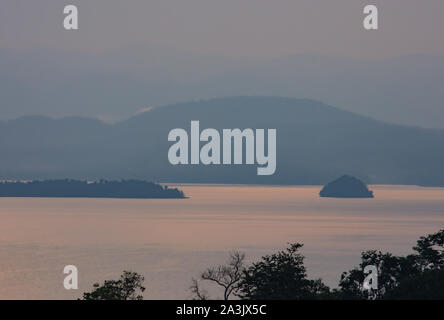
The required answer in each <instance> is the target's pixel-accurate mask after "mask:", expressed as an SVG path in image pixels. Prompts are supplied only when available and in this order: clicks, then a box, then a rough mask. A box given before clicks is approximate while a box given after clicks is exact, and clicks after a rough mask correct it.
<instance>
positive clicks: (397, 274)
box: [336, 230, 444, 299]
mask: <svg viewBox="0 0 444 320" xmlns="http://www.w3.org/2000/svg"><path fill="white" fill-rule="evenodd" d="M413 250H414V251H416V253H413V254H410V255H408V256H406V257H398V256H394V255H392V254H391V253H382V252H380V251H375V250H370V251H366V252H363V253H362V255H361V263H360V266H359V268H354V269H352V270H350V271H348V272H344V273H343V274H342V275H341V280H340V282H339V287H340V290H339V291H336V297H337V298H342V299H384V298H387V297H390V298H391V299H393V298H394V297H395V296H396V294H399V295H401V294H402V296H407V294H406V292H405V290H407V289H406V288H409V287H412V286H416V289H417V290H418V292H419V293H421V294H422V295H424V296H425V295H426V292H429V291H431V290H429V288H430V286H431V281H432V280H431V279H435V278H438V277H439V276H442V275H443V274H442V273H432V272H429V271H437V270H438V271H439V270H442V269H444V230H440V231H438V232H437V233H434V234H430V235H428V236H425V237H421V238H420V239H419V240H418V242H417V245H416V246H415V247H413ZM367 265H374V266H376V267H377V270H378V289H377V290H375V291H373V292H368V291H365V290H364V288H363V282H364V278H365V276H366V275H365V274H364V272H363V270H364V268H365V266H367ZM420 279H424V281H423V282H421V281H422V280H420ZM437 282H439V281H437ZM421 283H422V285H421Z"/></svg>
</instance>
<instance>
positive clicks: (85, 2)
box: [0, 0, 444, 57]
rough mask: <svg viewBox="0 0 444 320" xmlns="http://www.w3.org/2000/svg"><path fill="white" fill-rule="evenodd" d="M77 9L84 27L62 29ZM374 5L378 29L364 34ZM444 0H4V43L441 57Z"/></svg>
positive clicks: (0, 21)
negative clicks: (70, 7)
mask: <svg viewBox="0 0 444 320" xmlns="http://www.w3.org/2000/svg"><path fill="white" fill-rule="evenodd" d="M67 4H75V5H77V6H78V8H79V14H80V30H79V31H78V32H71V33H70V32H66V31H64V30H63V29H62V20H63V15H62V10H63V6H64V5H67ZM366 4H376V5H378V7H379V10H380V30H379V31H377V32H365V31H364V30H363V28H362V19H363V13H362V10H363V8H364V6H365V5H366ZM443 14H444V1H442V0H425V1H417V0H390V1H382V0H372V1H370V0H335V1H327V0H128V1H121V0H94V1H91V0H69V1H68V0H67V1H60V0H39V1H31V0H26V1H24V0H2V1H1V3H0V29H1V38H0V39H1V42H0V43H1V47H9V48H36V47H40V48H58V49H64V50H79V51H93V52H100V51H103V50H108V49H116V48H121V47H124V46H133V45H136V46H141V47H143V46H149V47H156V46H158V47H164V48H170V49H176V50H179V51H187V52H190V53H196V54H202V55H221V56H230V57H240V56H248V57H281V56H287V55H292V54H296V53H317V54H323V55H339V56H355V57H387V56H397V55H406V54H418V53H426V54H433V55H443V54H444V41H442V34H443V30H444V22H443V19H442V15H443Z"/></svg>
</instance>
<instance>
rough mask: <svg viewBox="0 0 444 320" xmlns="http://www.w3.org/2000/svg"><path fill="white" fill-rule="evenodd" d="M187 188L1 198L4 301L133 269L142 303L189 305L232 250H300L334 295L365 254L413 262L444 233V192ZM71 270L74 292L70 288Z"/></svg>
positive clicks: (60, 292)
mask: <svg viewBox="0 0 444 320" xmlns="http://www.w3.org/2000/svg"><path fill="white" fill-rule="evenodd" d="M181 188H182V189H183V190H184V192H185V193H186V195H187V196H189V197H190V199H180V200H179V199H177V200H175V199H174V200H157V199H156V200H154V199H153V200H127V199H40V198H36V199H31V198H0V298H1V299H74V298H77V297H79V296H81V293H82V292H83V291H85V290H90V289H91V285H92V284H93V283H94V282H97V281H103V280H104V279H112V278H117V277H118V276H119V275H120V273H121V271H122V270H125V269H130V270H134V271H137V272H139V273H141V274H143V275H144V276H145V279H146V282H145V284H146V287H147V291H146V292H145V298H147V299H174V298H179V299H187V298H190V294H189V291H188V287H189V285H190V280H191V277H195V276H197V275H198V273H199V271H201V270H202V269H204V268H205V267H207V266H212V265H215V264H219V263H223V262H224V261H225V260H226V257H227V254H228V253H229V252H230V251H231V250H234V249H236V250H241V251H244V252H246V253H247V257H248V259H249V260H251V261H254V260H256V259H257V258H259V257H260V256H261V255H263V254H267V253H272V252H274V251H275V250H278V249H283V248H285V247H286V245H287V243H289V242H302V243H304V248H303V251H302V252H303V254H304V255H305V256H306V265H307V268H308V273H309V275H310V276H311V277H321V278H323V279H324V280H325V282H326V283H327V284H329V285H330V286H336V285H337V283H338V280H339V276H340V274H341V272H342V271H344V270H348V269H350V268H352V267H353V266H355V265H357V264H358V263H359V257H360V253H361V251H363V250H366V249H380V250H383V251H390V252H393V253H395V254H407V253H410V252H411V247H412V246H414V245H415V243H416V240H417V239H418V238H419V237H420V236H422V235H426V234H428V233H432V232H436V231H438V230H439V229H440V228H443V227H444V188H420V187H407V186H373V187H372V189H373V190H374V191H375V195H376V198H375V199H359V200H357V199H325V198H324V199H321V198H319V197H318V192H319V190H320V187H262V186H249V187H247V186H201V185H187V186H182V187H181ZM68 264H74V265H76V266H77V267H78V269H79V277H80V279H79V285H80V288H79V290H77V291H67V290H65V289H64V288H63V285H62V283H63V278H64V274H63V267H64V266H65V265H68ZM210 291H211V290H210ZM213 294H216V296H217V292H216V293H214V292H213Z"/></svg>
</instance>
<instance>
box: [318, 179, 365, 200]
mask: <svg viewBox="0 0 444 320" xmlns="http://www.w3.org/2000/svg"><path fill="white" fill-rule="evenodd" d="M319 195H320V196H321V197H327V198H374V195H373V191H370V190H368V188H367V186H366V185H365V183H363V182H362V181H360V180H359V179H356V178H355V177H352V176H349V175H343V176H341V177H340V178H338V179H336V180H334V181H332V182H329V183H328V184H326V185H325V186H324V187H323V188H322V190H321V191H320V192H319Z"/></svg>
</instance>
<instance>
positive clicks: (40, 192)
mask: <svg viewBox="0 0 444 320" xmlns="http://www.w3.org/2000/svg"><path fill="white" fill-rule="evenodd" d="M0 197H40V198H131V199H150V198H160V199H165V198H172V199H181V198H185V195H184V193H183V192H182V191H181V190H179V189H177V188H169V187H168V186H162V185H160V184H157V183H153V182H147V181H141V180H122V181H107V180H99V181H95V182H88V181H81V180H70V179H64V180H45V181H29V182H24V181H14V182H9V181H5V182H1V183H0Z"/></svg>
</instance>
